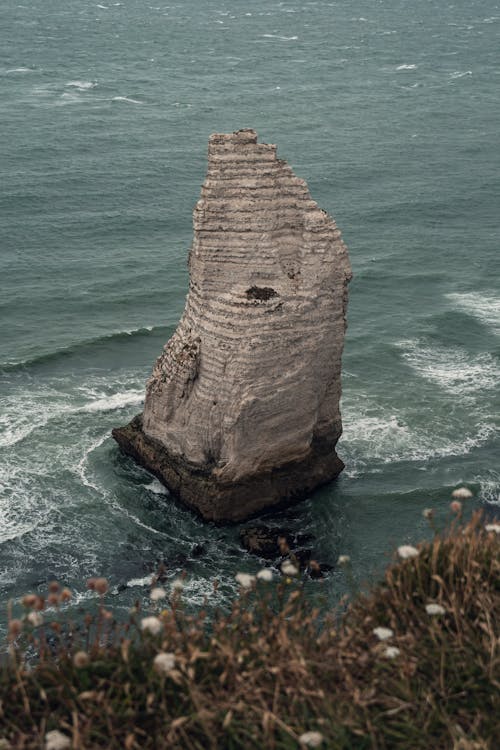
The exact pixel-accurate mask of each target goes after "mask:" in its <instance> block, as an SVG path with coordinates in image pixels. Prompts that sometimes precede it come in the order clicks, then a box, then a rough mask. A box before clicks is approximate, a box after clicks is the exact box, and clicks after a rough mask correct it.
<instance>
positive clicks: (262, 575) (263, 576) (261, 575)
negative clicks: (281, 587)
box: [257, 568, 273, 583]
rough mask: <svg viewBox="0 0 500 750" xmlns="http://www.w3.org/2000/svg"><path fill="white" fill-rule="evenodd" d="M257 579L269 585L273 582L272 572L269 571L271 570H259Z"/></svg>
mask: <svg viewBox="0 0 500 750" xmlns="http://www.w3.org/2000/svg"><path fill="white" fill-rule="evenodd" d="M257 578H258V579H259V581H266V582H267V583H269V582H270V581H272V580H273V571H272V570H271V568H262V570H259V572H258V573H257Z"/></svg>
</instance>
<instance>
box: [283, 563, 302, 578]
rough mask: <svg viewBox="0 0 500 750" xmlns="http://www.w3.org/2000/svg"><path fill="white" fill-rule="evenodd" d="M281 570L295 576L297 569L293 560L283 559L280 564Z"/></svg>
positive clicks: (287, 574)
mask: <svg viewBox="0 0 500 750" xmlns="http://www.w3.org/2000/svg"><path fill="white" fill-rule="evenodd" d="M281 572H282V573H283V574H284V575H286V576H296V575H297V573H298V572H299V569H298V568H297V566H296V565H294V564H293V562H291V560H285V562H284V563H282V564H281Z"/></svg>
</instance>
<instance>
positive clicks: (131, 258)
mask: <svg viewBox="0 0 500 750" xmlns="http://www.w3.org/2000/svg"><path fill="white" fill-rule="evenodd" d="M248 8H249V6H248V5H245V6H243V5H241V4H231V5H225V4H224V3H220V2H211V1H209V2H207V3H199V2H195V1H194V0H190V1H188V2H183V3H177V4H170V5H168V6H164V5H159V6H158V7H156V6H150V5H147V4H144V3H143V2H142V1H141V2H139V0H127V2H125V1H124V2H123V3H110V4H109V5H105V4H102V5H100V4H96V3H93V2H88V1H87V0H79V1H78V2H76V0H68V2H66V3H64V4H63V5H58V4H55V5H54V4H47V3H45V2H41V0H40V1H37V2H35V3H30V4H26V5H20V4H18V3H17V2H15V1H14V0H5V1H4V2H3V3H2V8H1V10H0V22H1V24H2V28H3V29H4V39H5V40H7V41H6V43H5V44H4V45H3V49H2V58H1V59H0V91H1V96H0V114H1V117H2V122H3V139H2V143H1V144H0V150H1V153H0V157H1V159H2V165H3V166H2V171H3V178H2V184H1V186H0V228H1V232H2V238H3V239H2V246H1V251H0V273H1V278H2V295H1V298H0V316H1V321H2V329H1V335H0V363H1V372H0V514H1V515H0V519H1V522H0V563H1V564H0V596H1V598H2V600H4V601H5V600H6V599H7V598H8V597H12V596H16V595H18V594H19V593H22V592H24V591H27V590H33V589H36V588H40V589H43V587H44V585H45V582H46V581H47V580H48V579H50V578H51V577H57V578H60V579H61V580H63V581H64V582H65V583H68V584H70V585H72V586H73V587H74V588H75V590H76V592H77V600H78V601H82V600H84V599H86V598H88V597H89V596H90V594H89V593H88V592H86V591H85V589H84V586H83V581H84V579H85V578H86V577H87V576H90V575H93V574H103V575H106V576H108V577H109V578H110V580H111V583H112V587H113V588H112V595H111V599H112V601H113V602H114V606H115V608H116V610H117V612H120V610H123V612H125V611H126V610H127V608H128V607H129V606H130V603H131V602H132V601H133V600H134V599H135V598H137V597H141V596H143V595H145V594H146V593H147V584H148V581H149V580H150V576H151V573H152V572H153V571H154V570H155V569H156V567H157V565H158V563H159V562H160V561H164V562H165V564H166V565H167V569H168V575H169V576H171V577H174V576H176V575H177V574H178V573H179V571H181V570H183V569H185V570H186V571H187V572H188V578H187V581H188V584H187V588H186V597H187V599H188V601H190V602H191V603H193V604H195V603H201V602H202V601H203V598H204V597H205V596H206V595H207V594H208V593H210V592H211V590H212V584H211V581H212V579H213V578H214V577H215V576H216V577H217V578H218V579H219V580H220V581H221V585H220V588H219V592H218V594H217V596H218V597H219V599H218V601H219V603H220V602H223V601H224V599H225V597H227V596H228V594H229V592H230V591H231V590H233V589H234V582H233V576H234V573H235V571H236V570H239V569H248V570H252V571H254V570H255V569H256V567H257V562H256V561H255V560H253V559H251V558H249V557H248V556H247V555H246V554H245V553H243V552H242V551H241V550H240V549H239V545H238V540H237V530H236V529H234V528H217V527H214V526H211V525H205V524H203V523H201V522H200V521H199V520H198V519H196V518H194V517H193V516H191V515H190V514H189V513H187V512H186V511H183V510H181V509H179V508H178V507H177V506H176V505H175V504H174V503H173V502H172V501H171V498H170V497H169V495H168V493H167V492H166V491H165V489H164V488H163V487H162V486H161V485H160V484H159V483H158V482H157V481H156V480H153V479H152V477H151V476H149V475H148V474H146V473H145V472H144V471H142V470H141V469H140V468H138V467H137V466H134V465H133V464H132V463H131V462H129V461H128V460H126V459H124V458H123V457H122V456H120V454H119V453H118V451H117V448H116V446H115V444H114V443H113V441H112V440H111V439H110V438H109V433H110V430H111V428H112V427H113V426H115V425H117V424H122V423H124V422H126V421H127V420H128V419H129V418H130V417H131V416H133V415H134V414H135V413H137V412H138V411H139V410H140V408H141V401H142V396H143V393H144V384H145V381H146V379H147V377H148V375H149V372H150V369H151V366H152V363H153V360H154V358H155V357H156V356H157V355H158V354H159V353H160V351H161V348H162V345H163V343H164V342H165V341H166V340H167V338H168V337H169V335H170V334H171V333H172V331H173V328H174V326H175V323H176V321H177V320H178V318H179V316H180V314H181V312H182V307H183V303H184V295H185V292H186V288H187V273H186V258H187V250H188V248H189V243H190V239H191V211H192V207H193V206H194V204H195V202H196V200H197V198H198V194H199V187H200V184H201V182H202V180H203V178H204V171H205V166H206V162H205V153H206V141H207V137H208V135H209V133H210V132H213V131H215V130H219V131H225V132H227V131H231V130H233V129H236V128H239V127H248V126H251V127H255V128H256V129H257V130H258V131H259V134H260V137H261V139H262V140H264V141H268V142H277V143H278V145H279V152H280V155H282V156H283V157H284V158H286V159H287V160H289V162H290V163H291V164H292V166H293V167H294V168H295V170H296V172H297V173H298V174H299V175H300V176H302V177H304V178H306V179H307V181H308V183H309V187H310V190H311V193H312V195H313V197H314V198H315V199H316V200H317V201H318V202H319V203H320V205H321V206H323V207H324V208H326V209H327V210H328V211H330V212H331V213H332V214H333V215H334V216H335V218H336V219H337V221H338V224H339V226H340V227H341V228H342V229H343V232H344V237H345V240H346V242H347V244H348V246H349V248H350V253H351V260H352V265H353V270H354V280H353V282H352V285H351V298H350V307H349V331H348V337H347V341H346V350H345V357H344V396H343V417H344V436H343V438H342V441H341V443H340V444H339V453H340V454H341V456H342V457H343V458H344V460H345V462H346V470H345V472H344V474H343V475H342V476H341V478H340V480H339V481H338V482H336V483H335V484H333V485H331V486H330V487H327V488H324V489H322V490H321V491H320V492H318V493H317V494H316V495H315V497H314V499H313V500H308V501H306V502H305V503H303V504H302V505H300V506H297V507H295V508H293V509H291V510H289V511H288V512H286V513H285V514H282V515H281V516H280V522H283V523H287V524H289V525H291V526H292V527H299V526H300V527H303V528H306V529H307V530H308V531H310V532H311V533H313V534H314V535H315V536H316V540H317V541H316V550H317V552H318V557H319V558H320V559H321V560H323V561H326V562H334V561H335V559H336V557H337V555H338V554H339V553H343V554H349V555H350V556H351V557H352V559H353V561H354V567H355V571H356V573H357V575H358V576H359V577H360V578H364V577H366V576H368V575H369V573H370V571H373V570H376V569H378V568H380V566H381V564H383V562H384V561H385V560H386V559H387V554H388V551H389V550H390V549H391V546H392V545H394V544H395V543H400V542H401V541H415V540H418V539H419V538H420V537H421V536H422V535H423V534H425V533H426V526H425V522H424V520H423V519H422V517H421V510H422V508H423V507H427V506H429V505H434V506H435V507H437V508H438V515H439V514H441V515H442V516H444V515H445V514H446V509H447V503H448V499H449V494H450V490H451V488H452V487H453V486H455V485H456V484H457V483H459V482H463V481H467V482H469V483H471V485H472V486H473V488H474V489H475V491H476V493H477V498H476V501H475V502H476V504H481V505H484V506H485V507H488V508H494V507H495V506H498V504H499V499H498V498H499V486H500V477H499V475H498V469H497V463H498V442H497V436H498V432H497V430H498V422H497V418H498V406H499V403H498V398H499V397H498V393H499V389H498V372H499V370H498V358H499V341H498V336H499V333H500V296H499V293H498V283H497V280H498V271H499V268H498V257H499V254H498V250H499V248H498V210H497V209H498V193H499V187H500V182H499V178H498V175H499V174H500V170H499V166H500V165H499V164H498V161H499V158H500V157H499V154H500V149H499V143H498V119H499V115H500V112H499V108H500V105H499V100H498V96H497V88H498V70H497V53H498V41H499V30H500V15H499V14H498V12H497V8H496V5H495V3H494V2H490V0H482V1H481V2H479V1H477V2H474V1H472V2H467V3H465V2H459V3H455V4H454V5H453V6H439V7H435V6H433V7H432V8H431V7H430V6H429V7H427V6H426V5H422V4H418V3H413V4H408V3H406V2H403V0H381V2H378V3H376V4H374V3H372V2H368V1H367V0H366V1H362V2H360V3H358V4H357V6H356V15H353V11H352V7H351V6H350V5H349V4H335V3H326V2H310V3H304V2H302V3H297V2H290V3H268V2H266V3H264V2H263V0H257V2H254V3H253V4H252V6H251V8H250V9H248ZM388 518H390V524H388V523H387V519H388ZM311 585H314V586H316V588H317V586H318V584H311ZM343 585H344V584H343V579H342V574H341V573H340V572H337V571H334V572H333V573H332V574H331V575H330V576H329V578H328V579H327V580H326V581H325V582H324V583H323V588H322V589H321V590H322V591H324V592H325V593H327V594H328V597H329V599H330V601H335V600H336V598H337V597H338V595H339V593H340V592H342V591H343Z"/></svg>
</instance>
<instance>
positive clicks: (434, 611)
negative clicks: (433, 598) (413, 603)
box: [425, 602, 446, 615]
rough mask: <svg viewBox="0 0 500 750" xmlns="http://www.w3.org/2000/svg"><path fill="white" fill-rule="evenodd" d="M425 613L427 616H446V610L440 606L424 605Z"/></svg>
mask: <svg viewBox="0 0 500 750" xmlns="http://www.w3.org/2000/svg"><path fill="white" fill-rule="evenodd" d="M425 611H426V612H427V614H428V615H444V614H446V610H445V608H444V607H442V606H441V605H440V604H433V603H432V602H431V604H426V605H425Z"/></svg>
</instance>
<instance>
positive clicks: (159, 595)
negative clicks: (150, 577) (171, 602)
mask: <svg viewBox="0 0 500 750" xmlns="http://www.w3.org/2000/svg"><path fill="white" fill-rule="evenodd" d="M166 595H167V592H166V591H165V589H162V588H161V586H156V587H155V588H154V589H152V590H151V593H150V595H149V598H150V599H151V600H152V601H153V602H158V601H160V599H165V597H166Z"/></svg>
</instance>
